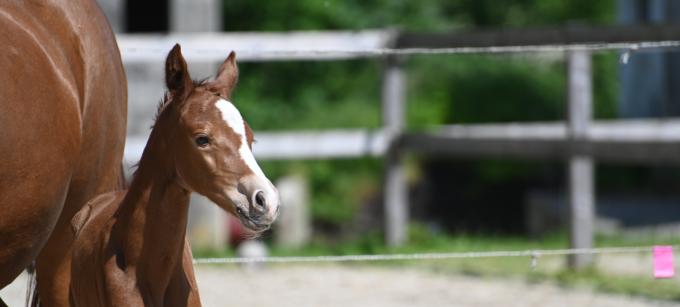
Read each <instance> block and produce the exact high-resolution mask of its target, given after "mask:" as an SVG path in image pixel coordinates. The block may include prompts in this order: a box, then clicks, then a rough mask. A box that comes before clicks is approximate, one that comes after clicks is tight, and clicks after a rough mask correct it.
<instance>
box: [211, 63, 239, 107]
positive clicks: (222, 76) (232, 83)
mask: <svg viewBox="0 0 680 307" xmlns="http://www.w3.org/2000/svg"><path fill="white" fill-rule="evenodd" d="M237 82H238V67H237V66H236V53H234V52H233V51H232V52H231V53H229V56H228V57H227V59H226V60H224V63H222V65H220V68H219V69H218V70H217V76H216V77H215V80H214V81H212V82H211V83H210V88H211V89H212V90H214V91H216V92H218V93H219V94H220V96H222V97H225V98H226V97H229V96H230V95H231V92H232V91H233V90H234V87H236V83H237Z"/></svg>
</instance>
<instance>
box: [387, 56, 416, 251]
mask: <svg viewBox="0 0 680 307" xmlns="http://www.w3.org/2000/svg"><path fill="white" fill-rule="evenodd" d="M405 103H406V80H405V75H404V67H403V61H402V60H401V59H398V58H388V59H387V62H386V67H385V70H384V71H383V84H382V111H383V114H382V115H383V117H382V118H383V132H384V134H385V137H386V142H387V151H386V153H385V154H386V157H385V175H384V176H385V182H384V188H383V195H384V197H383V206H384V209H385V210H384V211H385V242H386V243H387V245H389V246H399V245H402V244H404V243H405V242H406V240H407V233H408V229H407V227H408V219H409V218H408V216H409V212H408V184H407V182H406V174H405V172H404V163H403V157H404V155H403V152H402V148H400V147H398V146H396V145H397V144H396V141H397V140H398V139H399V138H400V137H401V135H402V133H403V131H404V126H405V123H404V121H405V117H404V113H405V111H404V109H405Z"/></svg>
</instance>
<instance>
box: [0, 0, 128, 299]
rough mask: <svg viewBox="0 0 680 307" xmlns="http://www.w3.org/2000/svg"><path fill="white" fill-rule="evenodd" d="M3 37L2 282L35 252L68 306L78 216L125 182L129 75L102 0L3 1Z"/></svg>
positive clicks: (51, 295) (49, 286)
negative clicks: (94, 200)
mask: <svg viewBox="0 0 680 307" xmlns="http://www.w3.org/2000/svg"><path fill="white" fill-rule="evenodd" d="M0 42H1V44H0V45H1V47H0V288H3V287H4V286H6V285H7V284H8V283H10V282H11V281H12V280H13V279H14V278H15V277H16V276H17V275H18V274H19V273H20V272H21V271H22V270H23V269H24V268H25V267H26V266H28V265H29V264H30V263H31V262H32V261H34V260H35V261H36V267H37V278H38V288H39V290H40V297H41V300H42V303H43V305H46V306H65V305H67V304H68V295H69V282H70V269H71V268H70V259H71V258H70V255H71V251H70V240H71V236H72V234H71V228H70V220H71V218H72V217H73V215H74V214H75V213H76V212H77V211H78V210H79V209H80V208H81V207H82V206H83V205H84V204H85V203H86V202H87V201H88V200H89V199H91V198H92V197H94V196H95V195H98V194H100V193H103V192H106V191H111V190H115V189H116V188H117V187H118V186H119V185H120V180H121V169H120V163H121V159H122V154H123V147H124V140H125V126H126V116H127V115H126V113H127V84H126V81H125V74H124V71H123V66H122V64H121V58H120V54H119V51H118V47H117V45H116V41H115V38H114V36H113V33H112V31H111V28H110V27H109V25H108V23H107V21H106V17H105V16H104V15H103V14H102V12H101V10H100V8H99V7H98V5H97V4H96V2H95V1H94V0H2V1H0ZM36 257H37V258H36ZM0 305H3V304H2V301H0Z"/></svg>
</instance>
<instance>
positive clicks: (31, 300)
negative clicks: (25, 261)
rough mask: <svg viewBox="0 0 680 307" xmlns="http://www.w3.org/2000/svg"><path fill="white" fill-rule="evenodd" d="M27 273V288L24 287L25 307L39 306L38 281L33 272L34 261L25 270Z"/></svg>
mask: <svg viewBox="0 0 680 307" xmlns="http://www.w3.org/2000/svg"><path fill="white" fill-rule="evenodd" d="M26 272H28V287H26V307H38V306H40V295H38V279H37V274H36V272H35V261H34V262H32V263H31V264H30V265H29V266H28V267H27V268H26Z"/></svg>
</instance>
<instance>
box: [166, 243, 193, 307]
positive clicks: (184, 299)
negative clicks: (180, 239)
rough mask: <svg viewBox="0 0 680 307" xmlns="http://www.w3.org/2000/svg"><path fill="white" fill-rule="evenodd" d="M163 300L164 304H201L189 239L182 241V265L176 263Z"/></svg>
mask: <svg viewBox="0 0 680 307" xmlns="http://www.w3.org/2000/svg"><path fill="white" fill-rule="evenodd" d="M164 301H165V306H178V307H180V306H181V307H183V306H192V307H196V306H201V298H200V297H199V295H198V286H197V285H196V278H195V276H194V266H193V256H192V255H191V246H189V241H186V240H185V241H184V252H183V253H182V265H181V266H179V265H178V266H177V269H176V270H175V274H173V275H172V278H171V279H170V284H169V285H168V289H167V290H166V294H165V299H164Z"/></svg>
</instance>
